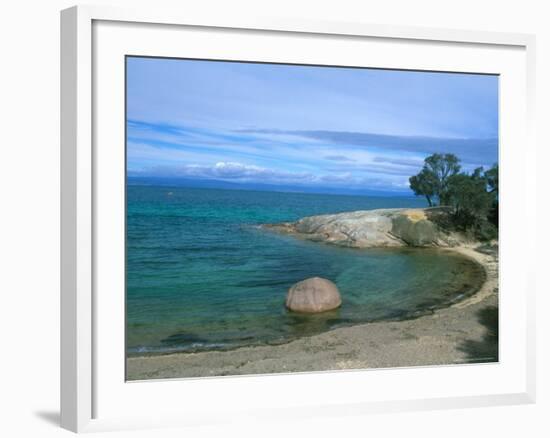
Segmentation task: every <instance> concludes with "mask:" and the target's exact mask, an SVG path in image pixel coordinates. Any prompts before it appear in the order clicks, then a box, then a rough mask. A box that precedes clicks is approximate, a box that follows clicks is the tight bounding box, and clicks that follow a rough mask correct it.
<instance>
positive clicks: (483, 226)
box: [448, 167, 498, 239]
mask: <svg viewBox="0 0 550 438" xmlns="http://www.w3.org/2000/svg"><path fill="white" fill-rule="evenodd" d="M490 178H491V173H489V175H487V172H484V171H483V168H482V167H479V168H477V169H475V170H474V171H473V172H472V174H471V175H468V174H466V173H459V174H456V175H453V176H451V177H450V178H449V181H448V196H449V205H450V206H451V207H452V216H453V222H454V224H455V226H456V227H457V228H458V229H461V230H464V231H468V230H471V231H473V232H474V233H475V234H476V235H477V237H478V238H482V239H491V238H494V237H495V236H496V228H495V225H496V224H492V223H490V222H489V221H488V219H489V218H490V214H491V211H492V208H493V205H494V204H493V201H494V199H495V196H494V193H493V192H491V191H488V190H487V188H488V187H490V183H489V180H490ZM497 208H498V206H497Z"/></svg>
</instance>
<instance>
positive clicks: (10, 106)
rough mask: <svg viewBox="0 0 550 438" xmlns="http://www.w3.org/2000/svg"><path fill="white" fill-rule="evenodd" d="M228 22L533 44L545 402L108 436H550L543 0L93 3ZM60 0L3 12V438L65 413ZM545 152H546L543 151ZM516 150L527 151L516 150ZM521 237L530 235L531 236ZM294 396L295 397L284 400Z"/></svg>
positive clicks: (547, 49)
mask: <svg viewBox="0 0 550 438" xmlns="http://www.w3.org/2000/svg"><path fill="white" fill-rule="evenodd" d="M95 3H97V4H112V5H117V4H120V5H125V6H130V5H131V6H136V7H137V6H139V5H140V4H142V5H147V6H151V5H153V4H154V5H155V6H158V7H180V8H183V9H185V8H197V9H199V10H203V11H216V12H217V13H222V14H223V11H229V10H232V11H234V10H243V11H244V10H246V11H247V12H248V13H256V14H257V15H276V16H281V17H285V16H288V17H293V16H297V17H308V18H311V19H329V20H343V21H364V22H371V23H380V24H385V23H388V24H406V25H419V26H431V27H450V28H459V29H481V30H494V31H504V32H525V33H533V34H536V35H537V38H538V41H537V44H538V53H537V81H538V84H537V86H538V88H537V90H538V91H537V121H536V124H537V128H538V129H537V131H538V133H537V135H538V143H539V156H538V163H539V168H538V170H537V172H538V178H539V187H540V189H539V200H540V203H539V207H538V208H539V219H540V220H539V225H540V226H539V237H538V243H539V245H538V249H537V256H538V257H537V263H538V269H539V272H540V275H539V279H538V302H537V308H538V327H539V330H538V339H537V344H538V402H537V404H536V405H530V406H514V407H497V408H484V409H469V410H452V411H434V412H420V413H407V414H397V415H387V414H386V415H371V416H366V417H348V418H343V419H313V420H311V421H302V422H293V423H281V424H280V425H274V426H270V427H269V428H267V430H266V429H265V428H264V429H262V430H259V429H258V427H257V425H255V424H247V425H242V424H238V425H235V426H231V427H224V428H223V429H221V430H220V429H217V428H213V427H205V428H201V429H192V430H191V429H188V430H179V431H178V430H162V431H141V432H117V433H112V434H110V435H108V436H113V437H115V436H116V437H119V436H147V437H148V436H155V437H157V436H158V437H164V436H181V435H182V434H186V435H187V436H209V437H218V436H239V437H244V436H250V437H252V436H254V437H255V436H262V437H263V436H267V437H269V436H277V437H281V436H285V437H288V436H299V435H304V436H305V435H306V434H307V435H313V434H315V435H317V436H320V437H331V436H344V435H347V436H376V437H378V436H399V435H406V436H422V437H431V436H433V437H441V436H445V437H455V436H456V437H459V436H460V437H464V436H474V437H477V436H495V437H501V436H505V437H507V436H529V437H539V436H540V437H542V436H550V419H549V417H550V379H549V374H550V362H549V353H550V348H549V347H550V341H549V336H548V335H549V333H550V323H549V319H550V318H548V317H547V315H546V313H547V311H548V309H550V299H549V297H548V296H549V295H550V290H549V288H548V286H549V282H548V280H547V278H544V277H543V275H544V273H545V272H546V271H547V269H548V260H549V259H550V258H549V257H548V255H547V253H546V251H545V250H544V249H545V248H546V247H547V246H548V244H549V239H548V234H544V233H543V226H544V225H545V220H544V219H543V211H542V210H543V209H544V210H545V211H544V213H546V212H547V210H548V208H547V207H546V206H544V205H541V204H543V203H544V202H545V201H547V200H548V198H549V195H548V193H549V188H550V187H549V184H548V179H547V177H546V176H547V175H548V170H546V168H547V166H548V165H547V162H548V159H549V158H550V154H549V153H548V146H550V142H549V141H548V140H549V136H548V131H547V129H548V128H547V126H548V124H549V121H550V118H549V116H550V112H549V108H550V104H549V103H548V99H549V98H550V90H549V87H550V24H549V21H550V20H549V19H550V11H548V10H546V9H547V2H545V1H544V0H541V1H537V0H523V1H521V2H520V1H514V2H504V1H502V0H500V1H499V0H484V1H480V0H460V1H452V2H451V1H442V0H439V1H438V0H414V1H410V0H386V1H379V0H358V1H354V0H338V1H330V2H322V1H321V0H317V1H315V0H301V1H300V0H277V1H275V0H270V1H247V0H231V1H223V0H220V1H214V0H202V1H184V0H180V1H177V0H174V1H170V0H155V2H147V1H131V0H126V1H122V0H120V1H110V2H108V1H96V2H95ZM72 5H73V2H72V1H65V0H49V1H40V0H26V1H20V2H15V1H12V2H10V3H7V2H4V3H3V4H2V9H1V13H0V33H1V38H0V50H1V51H0V53H1V54H2V57H1V58H0V109H1V119H0V120H1V125H0V151H1V155H0V201H1V204H0V205H1V211H0V257H1V260H0V261H1V263H0V266H1V268H0V337H1V338H0V339H1V344H0V348H1V349H0V382H1V383H0V435H2V436H6V437H18V436H26V437H50V436H62V435H66V436H68V435H69V432H66V431H63V430H60V429H59V428H58V426H57V422H58V416H59V411H58V404H59V390H58V388H59V376H58V369H59V341H58V339H59V322H58V320H59V10H60V9H63V8H65V7H69V6H72ZM545 146H546V147H545ZM518 147H521V145H518ZM525 232H526V233H529V232H532V231H531V230H525ZM289 397H292V394H289Z"/></svg>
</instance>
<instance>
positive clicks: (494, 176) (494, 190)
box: [485, 164, 498, 227]
mask: <svg viewBox="0 0 550 438" xmlns="http://www.w3.org/2000/svg"><path fill="white" fill-rule="evenodd" d="M485 178H486V179H487V188H488V191H489V193H490V194H491V196H492V205H491V210H490V211H489V217H488V219H489V222H491V223H492V224H493V225H495V226H496V227H498V164H493V167H491V168H490V169H489V170H488V171H487V172H485Z"/></svg>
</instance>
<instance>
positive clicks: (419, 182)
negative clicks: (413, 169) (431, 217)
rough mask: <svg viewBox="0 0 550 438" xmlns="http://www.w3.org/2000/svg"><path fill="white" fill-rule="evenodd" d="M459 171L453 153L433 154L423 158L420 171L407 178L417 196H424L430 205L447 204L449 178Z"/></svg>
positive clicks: (458, 161)
mask: <svg viewBox="0 0 550 438" xmlns="http://www.w3.org/2000/svg"><path fill="white" fill-rule="evenodd" d="M459 172H460V160H459V159H458V157H457V156H456V155H453V154H433V155H430V156H429V157H427V158H426V159H425V160H424V166H423V167H422V170H421V171H420V173H418V174H417V175H415V176H412V177H411V178H409V183H410V187H411V189H412V190H413V192H414V193H415V195H417V196H425V197H426V199H427V200H428V204H429V205H430V207H431V206H432V205H434V203H435V202H434V199H437V203H438V204H439V205H448V204H449V201H450V199H449V178H451V177H452V176H454V175H457V174H458V173H459Z"/></svg>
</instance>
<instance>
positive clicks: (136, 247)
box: [127, 185, 482, 354]
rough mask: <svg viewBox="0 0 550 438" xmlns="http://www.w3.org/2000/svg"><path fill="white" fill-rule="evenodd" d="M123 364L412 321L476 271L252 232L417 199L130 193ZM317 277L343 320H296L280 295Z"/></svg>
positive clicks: (421, 254) (452, 258)
mask: <svg viewBox="0 0 550 438" xmlns="http://www.w3.org/2000/svg"><path fill="white" fill-rule="evenodd" d="M127 203H128V204H127V349H128V353H130V354H136V353H147V352H168V351H189V350H208V349H217V348H233V347H237V346H242V345H253V344H262V343H279V342H286V341H288V340H290V339H293V338H296V337H300V336H306V335H311V334H315V333H319V332H322V331H325V330H329V329H330V328H333V327H337V326H341V325H349V324H355V323H359V322H367V321H374V320H381V319H396V318H407V317H414V316H417V315H419V314H422V313H425V312H426V311H427V310H429V309H433V308H437V307H441V306H444V305H448V303H450V302H452V301H454V300H456V299H459V298H460V297H461V296H463V295H465V294H468V293H470V292H472V291H473V289H474V288H475V287H476V285H477V284H478V283H479V281H480V276H481V275H482V271H480V268H479V266H478V265H476V264H474V263H472V262H471V261H469V260H467V259H464V258H462V257H459V256H456V255H453V254H449V253H443V252H441V251H437V250H430V249H364V250H358V249H351V248H338V247H335V246H330V245H326V244H322V243H314V242H308V241H303V240H300V239H296V238H293V237H291V236H283V235H279V234H276V233H273V232H270V231H266V230H263V229H260V228H259V227H258V225H259V224H262V223H275V222H282V221H293V220H296V219H299V218H301V217H304V216H311V215H316V214H324V213H336V212H341V211H354V210H368V209H374V208H390V207H421V206H424V202H423V201H422V200H421V199H416V198H397V197H386V198H384V197H362V196H340V195H317V194H300V193H275V192H255V191H239V190H217V189H191V188H178V187H154V186H137V185H136V186H128V190H127ZM313 276H320V277H324V278H328V279H330V280H332V281H334V282H335V283H336V285H337V286H338V288H339V290H340V292H341V295H342V301H343V303H342V306H341V308H339V309H337V310H335V311H331V312H326V313H323V314H319V315H307V316H305V315H296V314H292V313H290V312H288V311H287V310H286V309H285V308H284V301H285V296H286V292H287V290H288V288H289V287H290V286H291V285H292V284H294V283H296V282H298V281H300V280H303V279H305V278H308V277H313Z"/></svg>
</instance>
